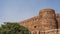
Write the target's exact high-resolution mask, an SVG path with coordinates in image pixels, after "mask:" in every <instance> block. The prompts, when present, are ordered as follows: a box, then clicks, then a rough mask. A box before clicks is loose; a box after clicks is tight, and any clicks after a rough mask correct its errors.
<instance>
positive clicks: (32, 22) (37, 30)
mask: <svg viewBox="0 0 60 34" xmlns="http://www.w3.org/2000/svg"><path fill="white" fill-rule="evenodd" d="M18 24H20V25H22V26H24V27H26V28H28V29H29V31H30V32H31V34H60V33H59V31H58V32H57V30H55V31H54V30H53V31H49V32H42V31H47V30H52V29H60V14H56V13H55V10H53V9H49V8H48V9H42V10H40V12H39V15H37V16H35V17H33V18H30V19H27V20H24V21H21V22H19V23H18Z"/></svg>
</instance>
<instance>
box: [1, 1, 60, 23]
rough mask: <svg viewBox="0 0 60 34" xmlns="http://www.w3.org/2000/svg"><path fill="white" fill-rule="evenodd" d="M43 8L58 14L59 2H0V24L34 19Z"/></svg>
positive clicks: (59, 11)
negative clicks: (50, 9)
mask: <svg viewBox="0 0 60 34" xmlns="http://www.w3.org/2000/svg"><path fill="white" fill-rule="evenodd" d="M44 8H52V9H54V10H55V12H56V13H60V0H0V24H2V23H3V22H19V21H22V20H25V19H28V18H31V17H34V16H36V15H38V13H39V10H41V9H44Z"/></svg>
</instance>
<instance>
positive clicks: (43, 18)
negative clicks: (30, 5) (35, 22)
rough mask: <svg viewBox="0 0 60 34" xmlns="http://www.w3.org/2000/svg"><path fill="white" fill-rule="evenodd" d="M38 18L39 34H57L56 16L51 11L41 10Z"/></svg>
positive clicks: (53, 11)
mask: <svg viewBox="0 0 60 34" xmlns="http://www.w3.org/2000/svg"><path fill="white" fill-rule="evenodd" d="M39 16H40V20H39V23H40V31H41V32H40V33H41V34H57V30H55V29H57V26H56V15H55V10H53V9H42V10H40V12H39Z"/></svg>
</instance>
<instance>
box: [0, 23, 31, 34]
mask: <svg viewBox="0 0 60 34" xmlns="http://www.w3.org/2000/svg"><path fill="white" fill-rule="evenodd" d="M0 34H30V32H29V30H28V29H27V28H25V27H23V26H21V25H19V24H18V23H10V22H5V23H4V24H2V25H1V27H0Z"/></svg>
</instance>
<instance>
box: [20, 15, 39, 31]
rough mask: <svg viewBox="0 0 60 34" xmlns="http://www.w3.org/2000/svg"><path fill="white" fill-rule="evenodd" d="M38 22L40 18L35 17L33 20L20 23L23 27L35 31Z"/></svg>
mask: <svg viewBox="0 0 60 34" xmlns="http://www.w3.org/2000/svg"><path fill="white" fill-rule="evenodd" d="M38 20H39V17H38V16H35V17H33V18H30V19H27V20H24V21H22V22H20V23H19V24H20V25H22V26H25V27H27V28H28V29H29V30H33V29H34V27H33V26H34V25H35V24H37V23H36V22H38Z"/></svg>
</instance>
